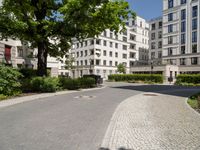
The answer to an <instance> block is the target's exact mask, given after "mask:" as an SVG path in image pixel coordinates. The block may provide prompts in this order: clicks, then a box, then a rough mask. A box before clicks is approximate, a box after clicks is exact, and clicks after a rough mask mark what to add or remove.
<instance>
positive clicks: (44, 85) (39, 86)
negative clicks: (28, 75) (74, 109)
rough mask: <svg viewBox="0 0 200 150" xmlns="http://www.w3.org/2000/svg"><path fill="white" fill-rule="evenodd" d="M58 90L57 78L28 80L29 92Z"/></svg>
mask: <svg viewBox="0 0 200 150" xmlns="http://www.w3.org/2000/svg"><path fill="white" fill-rule="evenodd" d="M27 82H28V81H27ZM58 89H59V80H58V78H51V77H34V78H32V79H31V80H30V91H32V92H56V90H58Z"/></svg>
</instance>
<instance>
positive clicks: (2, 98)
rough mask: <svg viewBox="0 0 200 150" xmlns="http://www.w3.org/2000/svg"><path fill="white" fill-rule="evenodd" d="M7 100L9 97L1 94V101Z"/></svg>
mask: <svg viewBox="0 0 200 150" xmlns="http://www.w3.org/2000/svg"><path fill="white" fill-rule="evenodd" d="M7 98H8V97H7V96H5V95H3V94H0V101H2V100H5V99H7Z"/></svg>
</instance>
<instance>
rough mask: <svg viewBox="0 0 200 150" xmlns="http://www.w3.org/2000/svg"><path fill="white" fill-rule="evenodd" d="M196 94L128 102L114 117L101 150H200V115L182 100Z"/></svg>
mask: <svg viewBox="0 0 200 150" xmlns="http://www.w3.org/2000/svg"><path fill="white" fill-rule="evenodd" d="M193 93H195V91H194V90H185V91H183V90H177V91H172V92H169V93H168V94H160V93H159V94H158V93H143V94H139V95H136V96H133V97H131V98H128V99H126V100H125V101H124V102H122V103H121V104H120V105H119V106H118V108H117V109H116V111H115V113H114V114H113V117H112V119H111V121H110V125H109V127H108V129H107V132H106V134H105V137H104V140H103V142H102V145H101V147H102V149H101V150H178V149H180V150H183V149H184V150H197V149H200V143H199V141H200V115H199V114H197V113H196V112H195V111H194V110H192V109H190V108H189V106H188V105H187V104H186V97H181V96H180V95H182V94H183V95H191V94H193ZM176 95H179V96H176ZM120 148H121V149H120Z"/></svg>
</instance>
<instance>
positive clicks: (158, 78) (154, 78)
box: [108, 74, 163, 83]
mask: <svg viewBox="0 0 200 150" xmlns="http://www.w3.org/2000/svg"><path fill="white" fill-rule="evenodd" d="M108 80H109V81H117V82H118V81H129V82H135V81H143V82H154V83H163V76H162V75H159V74H152V75H150V74H113V75H109V76H108Z"/></svg>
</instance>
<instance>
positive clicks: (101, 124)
mask: <svg viewBox="0 0 200 150" xmlns="http://www.w3.org/2000/svg"><path fill="white" fill-rule="evenodd" d="M176 88H179V87H173V86H155V85H154V86H151V85H148V86H142V85H141V86H134V85H131V84H126V83H117V84H116V83H109V84H108V87H106V88H103V89H100V90H94V91H86V92H77V93H72V94H67V95H61V96H55V97H50V98H45V99H39V100H34V101H29V102H26V103H22V104H17V105H13V106H9V107H6V108H2V109H0V150H97V149H98V148H99V147H100V145H101V142H102V139H103V137H104V134H105V132H106V129H107V127H108V125H109V121H110V119H111V117H112V114H113V112H114V111H115V109H116V107H117V106H118V104H119V103H121V102H122V101H123V100H125V99H126V98H128V97H131V96H133V95H137V94H139V93H141V92H161V91H165V90H173V89H176Z"/></svg>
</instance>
